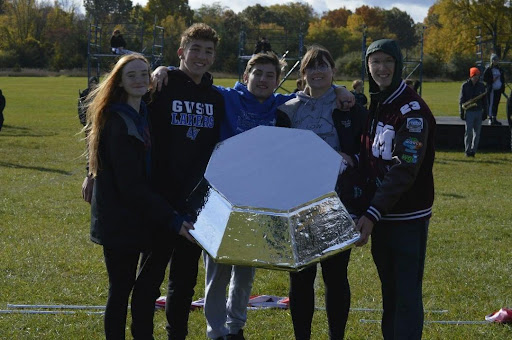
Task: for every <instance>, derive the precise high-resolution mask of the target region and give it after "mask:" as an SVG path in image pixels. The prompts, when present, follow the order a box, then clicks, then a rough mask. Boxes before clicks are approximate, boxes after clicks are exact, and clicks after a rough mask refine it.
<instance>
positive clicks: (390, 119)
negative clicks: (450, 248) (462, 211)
mask: <svg viewBox="0 0 512 340" xmlns="http://www.w3.org/2000/svg"><path fill="white" fill-rule="evenodd" d="M365 59H366V60H365V62H366V68H367V72H368V74H369V77H368V78H369V83H370V98H371V101H370V110H369V116H368V120H367V127H366V130H365V131H363V136H362V145H361V152H360V158H359V169H360V171H361V172H362V174H363V176H364V177H365V178H366V182H367V187H366V194H368V196H369V197H370V199H369V206H368V209H367V210H366V212H365V213H364V214H363V216H361V218H360V219H359V220H358V222H357V228H358V230H360V231H361V239H360V241H359V243H358V245H359V246H361V245H364V244H366V243H367V242H368V238H369V236H370V234H371V237H372V242H371V251H372V256H373V260H374V262H375V265H376V267H377V271H378V273H379V278H380V281H381V288H382V299H383V307H384V313H383V315H382V324H381V325H382V326H381V328H382V334H383V336H384V339H386V340H387V339H409V340H411V339H421V335H422V331H423V302H422V281H423V271H424V264H425V253H426V244H427V231H428V224H429V220H430V217H431V214H432V205H433V202H434V179H433V174H432V166H433V163H434V156H435V150H434V136H435V129H436V122H435V119H434V117H433V115H432V112H431V111H430V109H429V108H428V106H427V104H426V103H425V102H424V101H423V100H422V99H421V97H420V96H419V95H418V94H417V93H416V92H415V91H414V90H413V89H411V88H410V87H408V86H407V85H406V84H405V82H404V81H403V80H402V66H403V58H402V53H401V51H400V48H399V46H398V44H397V43H396V42H395V41H394V40H390V39H382V40H378V41H375V42H373V43H372V44H371V45H370V46H369V47H368V49H367V51H366V58H365Z"/></svg>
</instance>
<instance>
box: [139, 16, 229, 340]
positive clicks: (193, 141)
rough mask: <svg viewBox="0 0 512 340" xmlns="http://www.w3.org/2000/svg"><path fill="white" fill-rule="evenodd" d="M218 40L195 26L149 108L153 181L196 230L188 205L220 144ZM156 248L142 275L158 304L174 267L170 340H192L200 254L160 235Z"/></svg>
mask: <svg viewBox="0 0 512 340" xmlns="http://www.w3.org/2000/svg"><path fill="white" fill-rule="evenodd" d="M218 40H219V38H218V36H217V33H216V32H215V30H214V29H212V28H211V27H209V26H208V25H205V24H202V23H201V24H194V25H192V26H190V27H189V28H188V29H187V30H185V32H184V33H183V34H182V37H181V44H180V47H179V49H178V56H179V58H180V66H179V68H178V69H174V70H172V71H168V78H169V82H168V83H167V85H165V86H163V88H162V90H161V91H160V92H159V93H156V96H155V98H153V100H152V101H151V102H150V104H149V110H150V116H149V117H150V124H151V128H152V135H153V153H152V155H153V171H152V181H153V183H154V185H155V188H156V189H157V190H158V191H159V192H160V193H161V194H162V195H163V196H164V197H165V198H166V199H167V201H168V202H169V203H170V204H171V206H172V207H173V208H174V209H175V210H176V212H177V216H178V217H177V218H176V220H175V221H174V222H175V224H176V225H182V226H183V227H186V228H187V229H193V225H192V224H191V222H192V218H191V217H190V216H189V215H188V212H189V207H188V205H187V202H186V199H187V197H188V196H189V195H190V193H191V192H192V191H193V189H194V188H195V186H196V185H197V184H198V183H199V182H200V181H201V179H202V178H203V174H204V171H205V169H206V166H207V164H208V161H209V159H210V156H211V153H212V151H213V149H214V147H215V145H216V144H217V142H218V141H219V133H220V122H221V120H222V118H223V116H224V114H225V112H224V111H225V108H224V99H223V98H222V95H221V94H220V93H218V92H217V91H215V90H214V89H213V87H212V84H213V78H212V76H211V75H210V74H209V73H208V72H207V71H208V70H209V68H210V67H211V65H212V64H213V61H214V59H215V50H216V47H217V42H218ZM154 244H155V248H154V249H153V251H152V252H151V254H149V255H148V256H147V257H146V259H145V263H144V265H143V267H142V269H141V271H140V273H139V279H141V280H149V281H151V282H152V283H153V284H154V286H153V287H154V294H155V296H154V300H153V303H154V301H155V300H156V298H158V296H159V295H160V292H159V287H160V284H161V283H162V281H163V279H164V275H165V271H166V268H167V265H168V264H169V263H170V271H169V284H168V289H167V299H166V304H165V307H166V308H165V309H166V316H167V335H168V339H172V340H176V339H178V340H183V339H185V338H186V336H187V334H188V318H189V311H190V304H191V302H192V298H193V296H194V287H195V285H196V281H197V272H198V262H199V258H200V256H201V248H200V247H199V245H197V243H195V242H190V241H189V240H188V239H187V238H185V237H183V236H176V235H171V234H169V235H155V239H154Z"/></svg>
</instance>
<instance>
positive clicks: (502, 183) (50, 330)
mask: <svg viewBox="0 0 512 340" xmlns="http://www.w3.org/2000/svg"><path fill="white" fill-rule="evenodd" d="M216 83H217V84H220V85H224V86H232V85H233V84H234V80H233V79H219V80H217V81H216ZM85 84H86V79H85V78H84V77H41V78H39V77H38V78H29V77H19V78H17V77H0V89H1V90H2V92H3V94H4V95H5V97H6V101H7V106H6V109H5V111H4V115H5V123H4V127H3V129H2V131H0V256H1V259H2V261H1V263H0V310H6V309H7V304H44V305H48V304H51V305H57V304H70V305H104V304H105V300H106V294H107V284H108V281H107V275H106V271H105V267H104V264H103V257H102V251H101V247H99V246H97V245H95V244H93V243H92V242H91V241H89V206H88V205H87V204H86V203H85V202H83V201H82V199H81V197H80V186H81V183H82V180H83V178H84V176H85V167H84V159H83V158H82V157H81V154H82V153H83V150H84V142H83V140H82V137H83V136H82V134H81V133H80V128H81V125H80V123H79V121H78V117H77V111H76V99H77V95H78V89H83V88H84V87H85ZM341 84H344V85H349V83H348V82H341ZM460 85H461V83H459V82H457V83H456V82H453V83H425V84H424V88H423V97H424V99H425V100H426V102H427V103H428V104H429V106H430V107H431V109H432V111H433V112H434V114H435V115H438V116H457V115H458V95H459V91H460ZM285 87H286V88H288V89H290V90H291V89H293V88H294V82H287V83H286V84H285ZM504 117H505V104H504V99H502V103H501V104H500V111H499V114H498V118H499V119H505V118H504ZM511 169H512V153H510V152H488V151H483V152H480V153H478V154H477V156H476V158H474V159H468V158H466V157H465V156H464V153H463V150H438V151H437V155H436V162H435V166H434V176H435V183H436V201H435V205H434V216H433V218H432V220H431V223H430V230H429V240H428V248H427V260H426V270H425V280H424V304H425V310H426V311H427V312H426V314H425V319H426V321H427V323H426V324H425V328H424V339H439V340H446V339H449V340H452V339H465V340H473V339H474V340H480V339H485V340H488V339H491V340H501V339H508V338H512V327H511V326H510V325H497V324H482V323H473V324H459V325H456V324H447V323H446V322H447V321H457V320H458V321H471V322H481V321H483V320H484V316H485V315H486V314H488V313H491V312H492V311H494V310H496V309H499V308H501V307H512V293H511V289H510V277H511V273H512V260H511V257H510V245H511V244H512V222H511V221H512V209H510V201H511V192H512V182H511V174H510V171H511ZM319 276H320V274H319ZM349 279H350V283H351V289H352V307H353V308H355V309H358V308H369V309H380V308H381V299H380V288H379V280H378V276H377V272H376V270H375V266H374V265H373V262H372V259H371V255H370V252H369V246H366V247H363V248H355V249H354V250H353V251H352V258H351V262H350V265H349ZM203 282H204V272H203V270H202V264H201V271H200V275H199V278H198V285H197V287H196V295H195V297H196V298H200V297H202V296H203V293H204V291H203V288H204V284H203ZM316 287H317V305H318V306H319V307H322V306H324V302H323V284H322V282H321V279H320V278H318V279H317V283H316ZM163 293H164V287H162V294H163ZM253 294H269V295H278V296H287V294H288V275H287V273H285V272H276V271H269V270H258V271H257V274H256V279H255V282H254V288H253ZM164 319H165V316H164V313H163V312H161V311H159V312H157V313H156V318H155V338H156V339H164V338H165V330H164V325H165V320H164ZM363 319H364V320H379V319H380V313H379V312H378V311H363V310H354V311H352V312H351V314H350V317H349V321H348V324H347V332H346V335H347V339H355V340H359V339H381V338H382V337H381V335H380V326H379V324H378V323H374V322H362V321H361V320H363ZM443 322H444V323H443ZM189 325H190V337H189V338H190V339H192V340H195V339H205V338H206V337H205V329H206V327H205V322H204V316H203V314H202V312H201V311H195V312H192V313H191V318H190V323H189ZM327 330H328V329H327V321H326V317H325V312H323V311H321V310H319V311H317V313H315V319H314V325H313V337H312V339H315V340H316V339H320V340H324V339H328V334H327ZM245 334H247V338H248V339H258V340H260V339H279V340H281V339H285V340H287V339H293V330H292V324H291V317H290V315H289V311H287V310H263V311H262V310H259V311H250V312H249V319H248V323H247V326H246V330H245ZM102 338H103V319H102V316H101V315H98V314H88V313H86V312H84V311H77V312H76V313H75V314H51V315H47V314H46V315H35V314H17V313H15V314H3V313H0V340H4V339H6V340H7V339H9V340H10V339H20V340H26V339H34V340H35V339H51V340H54V339H55V340H61V339H102ZM128 338H130V337H128Z"/></svg>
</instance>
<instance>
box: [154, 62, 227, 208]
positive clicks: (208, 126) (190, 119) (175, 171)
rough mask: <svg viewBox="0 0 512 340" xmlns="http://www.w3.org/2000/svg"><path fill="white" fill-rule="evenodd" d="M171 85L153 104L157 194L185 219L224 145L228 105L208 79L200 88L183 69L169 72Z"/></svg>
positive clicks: (208, 77) (204, 76) (203, 79)
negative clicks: (215, 154)
mask: <svg viewBox="0 0 512 340" xmlns="http://www.w3.org/2000/svg"><path fill="white" fill-rule="evenodd" d="M168 75H169V81H168V85H167V86H164V87H163V88H162V90H161V92H159V93H156V97H155V98H153V100H152V102H151V103H150V104H149V111H150V112H149V118H150V124H151V128H152V138H153V146H152V151H153V152H152V159H153V172H152V180H153V182H154V185H155V187H156V188H157V190H158V191H159V192H160V193H161V194H162V195H163V196H164V197H165V198H166V199H167V201H168V202H169V203H170V204H171V205H172V206H173V207H174V208H175V209H176V210H177V211H178V212H179V213H180V214H187V213H188V212H189V209H188V207H187V203H186V199H187V197H188V196H189V195H190V193H191V192H192V191H193V189H194V188H195V187H196V185H197V184H198V183H199V182H200V181H201V179H202V178H203V174H204V171H205V169H206V166H207V164H208V161H209V160H210V156H211V154H212V152H213V149H214V147H215V145H216V144H217V142H218V141H219V137H220V136H219V133H220V122H221V120H222V119H223V116H224V113H225V109H224V99H223V97H222V95H221V94H220V93H219V92H218V91H216V90H215V89H214V88H213V87H212V84H213V78H212V77H211V75H210V74H209V73H206V74H205V75H203V78H202V81H201V83H200V84H196V83H194V81H192V79H191V78H190V77H189V76H188V75H186V74H185V73H184V72H182V71H180V70H179V69H175V70H172V71H168Z"/></svg>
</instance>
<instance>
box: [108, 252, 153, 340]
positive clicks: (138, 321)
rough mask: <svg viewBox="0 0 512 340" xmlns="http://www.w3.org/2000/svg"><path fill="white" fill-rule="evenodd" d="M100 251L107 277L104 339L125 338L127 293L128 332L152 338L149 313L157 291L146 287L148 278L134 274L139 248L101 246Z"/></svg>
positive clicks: (136, 336)
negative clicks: (130, 321)
mask: <svg viewBox="0 0 512 340" xmlns="http://www.w3.org/2000/svg"><path fill="white" fill-rule="evenodd" d="M103 255H104V257H105V264H106V267H107V272H108V279H109V288H108V298H107V306H106V310H105V336H106V339H115V340H117V339H122V340H124V339H125V328H126V315H127V308H128V300H129V296H130V293H132V300H131V313H132V326H131V330H132V335H133V337H134V339H136V340H139V339H140V340H146V339H150V340H151V339H153V313H154V310H155V300H156V298H157V297H158V295H156V296H155V294H154V291H153V293H151V290H148V288H149V287H150V286H151V284H152V283H151V282H147V281H146V280H143V279H142V280H141V278H140V277H137V266H138V264H139V258H140V257H141V253H140V251H138V250H124V249H109V248H103ZM148 284H149V285H148Z"/></svg>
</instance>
